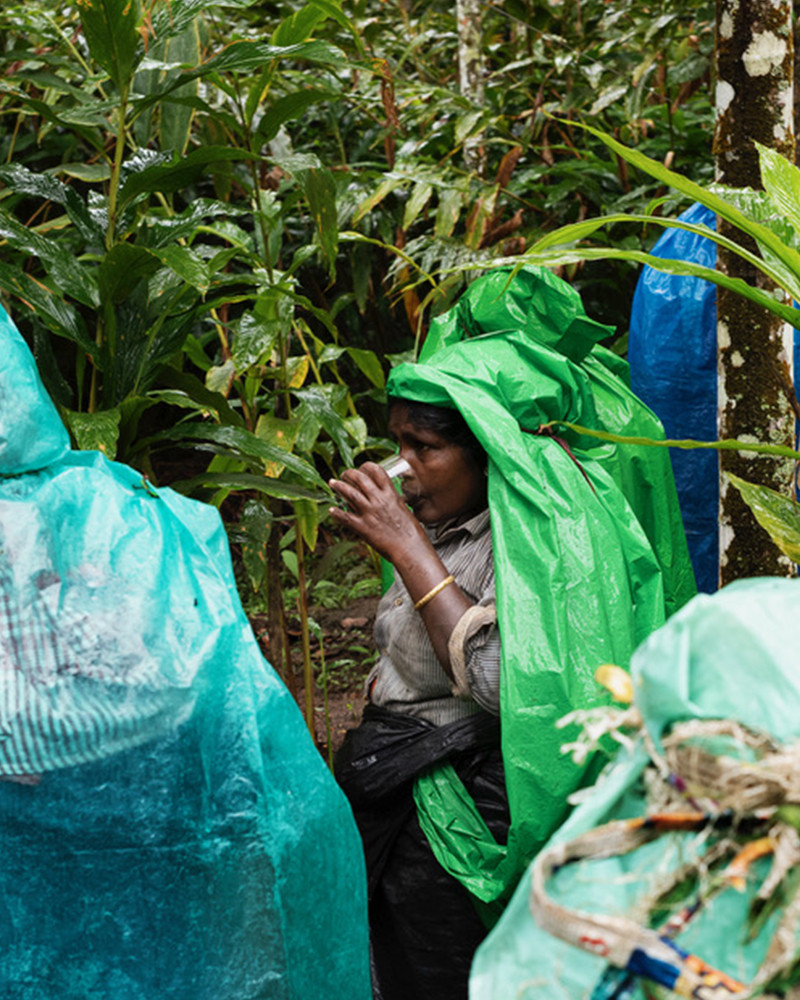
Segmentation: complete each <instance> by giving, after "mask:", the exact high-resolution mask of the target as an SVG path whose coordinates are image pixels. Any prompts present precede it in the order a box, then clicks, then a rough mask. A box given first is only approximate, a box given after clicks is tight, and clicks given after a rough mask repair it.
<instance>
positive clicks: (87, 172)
mask: <svg viewBox="0 0 800 1000" xmlns="http://www.w3.org/2000/svg"><path fill="white" fill-rule="evenodd" d="M53 173H56V174H66V175H67V177H74V178H75V179H76V180H79V181H86V183H87V184H100V183H102V182H103V181H107V180H108V179H109V177H110V176H111V167H110V166H109V165H108V164H107V163H61V164H59V166H58V167H56V168H55V169H54V171H53Z"/></svg>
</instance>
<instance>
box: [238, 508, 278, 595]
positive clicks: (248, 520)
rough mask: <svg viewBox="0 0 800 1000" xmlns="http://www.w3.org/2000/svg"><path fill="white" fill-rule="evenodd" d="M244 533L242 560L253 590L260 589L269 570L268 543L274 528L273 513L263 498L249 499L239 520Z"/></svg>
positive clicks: (240, 528)
mask: <svg viewBox="0 0 800 1000" xmlns="http://www.w3.org/2000/svg"><path fill="white" fill-rule="evenodd" d="M239 530H240V531H241V532H242V534H243V536H244V537H243V539H242V541H241V551H242V562H243V563H244V568H245V571H246V572H247V576H248V578H249V580H250V584H251V586H252V587H253V590H256V591H257V590H259V589H260V587H261V586H262V584H263V583H264V578H265V576H266V572H267V554H266V545H267V542H268V541H269V536H270V532H271V530H272V513H271V511H270V509H269V507H268V506H267V504H266V503H265V502H264V501H263V500H248V501H247V503H246V504H245V505H244V510H243V511H242V516H241V519H240V521H239Z"/></svg>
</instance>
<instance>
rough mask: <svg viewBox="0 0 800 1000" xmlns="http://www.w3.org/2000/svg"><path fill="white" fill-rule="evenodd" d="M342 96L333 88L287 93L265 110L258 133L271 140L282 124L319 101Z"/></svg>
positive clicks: (262, 137)
mask: <svg viewBox="0 0 800 1000" xmlns="http://www.w3.org/2000/svg"><path fill="white" fill-rule="evenodd" d="M340 96H341V95H339V94H337V93H336V92H335V91H332V90H319V89H315V88H310V87H309V88H304V89H303V90H296V91H294V92H293V93H291V94H286V96H285V97H279V98H278V100H277V101H274V102H273V103H272V104H271V105H270V106H269V108H267V110H266V111H265V112H264V116H263V118H262V119H261V121H260V122H259V125H258V132H257V135H258V136H259V137H260V138H261V139H263V141H264V142H270V141H271V140H272V139H274V138H275V136H276V135H277V134H278V130H279V129H280V127H281V125H283V124H285V123H286V122H288V121H293V120H294V119H295V118H299V117H300V116H301V115H302V114H303V113H304V112H305V111H307V110H308V108H310V107H311V106H312V105H313V104H317V103H318V102H319V101H325V100H329V99H331V98H338V97H340Z"/></svg>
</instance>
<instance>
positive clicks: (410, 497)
mask: <svg viewBox="0 0 800 1000" xmlns="http://www.w3.org/2000/svg"><path fill="white" fill-rule="evenodd" d="M403 500H405V502H406V503H407V504H408V506H409V507H410V508H411V509H412V510H416V509H417V507H419V506H420V504H422V503H424V502H425V497H424V496H423V495H422V494H421V493H415V492H413V491H412V490H403Z"/></svg>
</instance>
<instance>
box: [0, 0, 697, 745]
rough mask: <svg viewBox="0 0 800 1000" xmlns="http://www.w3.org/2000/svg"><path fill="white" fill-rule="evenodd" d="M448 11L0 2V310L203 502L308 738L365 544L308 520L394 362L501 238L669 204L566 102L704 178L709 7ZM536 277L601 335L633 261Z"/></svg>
mask: <svg viewBox="0 0 800 1000" xmlns="http://www.w3.org/2000/svg"><path fill="white" fill-rule="evenodd" d="M467 13H468V12H467ZM456 14H457V11H456V7H455V5H453V4H446V3H438V2H433V3H430V2H424V3H422V2H420V3H414V2H410V0H408V2H397V0H380V2H378V0H360V2H357V3H353V4H347V5H344V6H340V5H339V4H337V3H336V2H335V0H312V2H310V3H301V2H299V0H298V2H285V3H280V2H270V3H265V2H259V0H255V2H249V0H230V2H225V3H213V2H211V3H208V2H205V0H204V2H202V3H200V2H199V0H80V2H78V3H72V4H65V5H61V6H59V7H57V8H54V7H53V5H52V4H51V3H49V2H44V0H26V2H25V3H18V4H15V3H5V4H3V6H2V9H1V10H0V60H2V62H1V63H0V115H1V116H2V127H0V240H1V241H2V254H0V296H2V302H3V304H4V305H5V307H6V308H7V310H8V312H9V313H10V315H11V316H12V318H13V319H14V321H15V322H16V324H17V325H18V327H19V328H20V330H21V332H22V333H23V335H24V336H25V338H26V340H27V341H28V343H29V344H30V345H31V346H32V348H33V350H34V353H35V356H36V360H37V364H38V366H39V370H40V373H41V375H42V378H43V380H44V382H45V385H46V387H47V389H48V391H49V392H50V394H51V396H52V398H53V399H54V401H55V402H56V404H57V406H58V408H59V411H60V413H61V416H62V418H63V420H64V422H65V424H66V426H67V427H68V429H69V432H70V435H71V438H72V441H73V444H74V446H75V447H77V448H99V449H100V450H102V451H103V452H104V453H105V454H106V455H108V456H109V457H111V458H117V459H119V460H120V461H123V462H126V463H129V464H131V465H133V466H134V467H135V468H137V469H138V470H140V471H141V473H142V475H143V477H146V480H145V481H146V482H147V483H148V484H151V486H152V488H155V489H157V488H160V487H163V486H171V487H172V488H174V489H177V490H179V491H181V492H184V493H186V494H188V495H191V496H194V497H197V498H201V499H205V500H207V501H208V502H210V503H213V504H214V505H216V506H218V507H219V508H220V510H221V512H222V515H223V518H224V519H225V523H226V525H227V527H228V531H229V536H230V540H231V542H232V547H233V553H234V562H235V566H236V571H237V577H238V580H239V583H240V590H241V594H242V598H243V601H244V604H245V607H246V609H247V610H248V612H249V614H250V616H251V620H252V621H253V624H254V627H255V630H256V634H257V635H258V636H259V638H260V639H261V641H262V644H263V645H264V647H265V652H266V653H267V656H268V658H269V659H270V661H271V662H272V663H273V665H274V666H275V667H276V669H278V670H279V671H280V672H281V673H282V675H283V676H284V679H285V680H286V681H287V683H288V684H289V686H290V688H291V689H292V690H293V692H294V693H295V694H296V696H297V697H298V699H299V700H300V701H301V703H302V704H304V706H305V709H306V714H307V718H308V720H309V723H310V724H311V720H312V719H314V718H316V719H317V733H318V741H319V743H320V744H330V742H331V736H330V733H329V726H332V728H333V730H334V741H335V731H336V730H337V729H338V728H339V727H340V725H341V724H343V722H346V721H347V720H348V719H349V718H351V717H352V718H354V717H355V714H356V713H357V710H358V707H359V706H358V703H357V698H358V695H357V690H358V686H359V683H360V678H361V677H362V676H363V673H364V671H365V669H366V668H367V667H368V666H369V664H370V663H371V662H372V659H373V656H374V654H373V652H372V647H371V638H370V623H371V615H372V610H373V608H374V601H375V598H376V596H377V595H378V593H379V590H380V567H379V565H378V562H377V560H376V558H375V557H374V555H373V554H372V553H370V552H368V551H366V549H365V548H364V546H363V545H362V544H361V543H358V542H356V541H354V540H353V539H351V538H346V537H342V536H341V535H340V534H339V533H338V532H337V531H335V530H333V528H332V526H331V522H330V519H329V517H328V515H327V513H326V511H327V507H328V505H329V503H330V499H331V498H330V491H329V490H328V488H327V486H326V481H327V479H328V478H329V477H330V476H331V475H333V474H336V473H338V472H339V471H340V470H341V469H342V468H343V467H345V466H348V465H351V464H354V463H355V464H357V463H360V462H362V461H364V460H366V459H367V458H380V457H383V456H384V455H385V454H387V453H388V452H389V451H390V450H391V447H392V446H391V443H390V442H389V441H388V440H387V439H386V437H385V392H384V386H385V376H386V372H387V371H388V369H389V367H390V366H391V365H392V364H394V363H396V362H397V361H398V360H400V359H407V358H410V357H413V356H414V353H415V351H416V350H417V349H418V347H419V345H420V343H421V342H422V341H423V339H424V337H425V333H426V329H427V326H428V323H429V321H430V318H431V317H432V316H435V315H437V314H439V313H441V312H442V311H444V310H446V309H447V308H448V307H449V306H450V305H451V304H452V303H453V301H454V300H455V299H456V297H457V296H458V295H459V293H460V292H461V291H462V290H463V289H464V287H465V285H466V284H467V282H468V281H469V280H470V279H471V278H473V277H475V276H477V275H478V274H480V273H481V272H482V270H483V269H485V268H486V267H487V266H489V265H490V264H491V263H492V262H495V261H497V259H498V258H501V257H502V258H511V259H516V258H519V257H520V255H522V254H523V253H524V252H525V251H526V249H528V248H529V247H530V246H531V245H532V244H533V243H534V242H535V241H536V240H537V239H538V238H540V237H541V236H542V235H544V234H546V233H548V232H550V231H552V230H554V229H556V228H557V227H559V226H562V225H564V224H567V223H573V222H578V221H581V220H584V219H588V218H592V217H594V216H598V215H602V214H608V213H611V212H622V211H625V212H629V213H634V214H640V213H644V212H645V211H647V210H650V211H654V212H655V213H656V214H659V213H663V214H675V211H676V209H677V208H678V207H682V206H685V205H686V204H687V202H686V199H685V198H684V199H683V200H682V201H681V200H680V196H678V195H676V194H675V193H674V192H670V191H669V190H668V188H667V187H666V186H663V185H660V183H659V181H658V180H656V179H654V178H652V177H651V176H649V175H648V174H646V173H643V172H640V171H639V170H638V169H637V168H636V167H634V166H631V165H630V164H628V163H627V162H626V161H625V160H624V159H623V158H621V157H619V156H617V155H615V154H613V153H612V152H609V150H608V148H607V147H606V146H605V145H603V143H602V142H600V141H599V140H598V139H597V138H596V137H594V136H593V135H591V134H589V133H587V132H585V131H584V130H582V129H580V128H577V127H575V125H577V124H578V123H580V122H586V123H589V124H591V125H593V126H595V127H597V128H599V129H602V130H603V131H604V132H606V133H608V134H610V135H611V136H613V137H615V138H617V139H618V140H620V141H621V142H623V143H624V144H626V145H627V146H630V147H634V148H635V149H637V150H638V151H641V152H642V153H644V154H646V155H647V156H648V157H650V158H652V159H653V160H655V161H657V162H659V163H662V164H665V165H666V166H669V167H671V168H672V169H674V170H677V171H679V172H680V173H681V174H683V175H684V176H687V177H689V178H692V179H694V180H696V181H698V182H700V183H701V184H708V183H710V181H711V178H712V176H713V159H712V155H711V135H712V130H713V120H714V115H713V109H712V105H711V102H710V94H711V92H712V90H711V86H712V79H711V74H712V67H713V56H714V8H713V4H705V3H704V4H697V3H696V2H689V0H674V2H669V0H663V2H656V3H651V4H642V3H641V2H634V0H630V2H627V0H620V2H608V0H576V2H567V3H560V2H559V3H541V2H535V0H508V2H504V3H502V4H501V3H497V4H487V5H483V6H481V7H480V9H479V12H478V17H479V23H478V24H477V25H473V28H475V30H477V31H478V35H477V37H478V38H479V39H480V44H479V46H478V50H477V51H474V52H473V53H472V55H471V56H469V53H467V55H466V56H465V52H464V46H465V45H467V44H468V43H469V36H466V40H465V36H464V34H463V32H462V36H461V38H459V22H458V18H457V16H456ZM472 37H473V38H474V37H475V35H474V34H473V36H472ZM467 58H471V59H473V60H477V61H478V63H479V65H478V66H477V71H478V77H477V78H478V79H479V86H471V85H470V84H469V82H468V81H467V82H466V83H465V81H464V79H462V78H460V76H459V70H458V67H459V60H461V63H462V65H463V64H464V62H465V59H467ZM474 79H475V77H473V80H474ZM552 116H555V117H552ZM656 199H661V201H656ZM658 234H659V230H658V228H657V227H655V226H646V225H639V226H636V227H631V226H611V227H609V228H608V229H607V230H606V232H605V238H606V239H607V240H608V242H609V243H610V245H612V246H615V247H619V248H623V249H627V250H647V249H649V248H650V247H651V246H652V244H653V242H654V241H655V239H656V237H657V236H658ZM559 271H560V273H561V274H562V275H563V277H565V278H566V279H567V280H568V281H570V283H572V284H573V285H574V286H575V287H576V288H577V289H578V290H579V292H580V294H581V296H582V298H583V300H584V304H585V306H586V309H587V311H588V313H589V314H590V315H591V316H592V317H594V318H595V319H598V320H600V321H602V322H605V323H609V324H611V325H613V326H614V327H615V328H616V335H615V337H614V338H612V342H611V343H610V345H609V346H612V347H613V349H615V350H616V351H617V352H619V353H621V354H624V352H625V338H626V332H627V324H628V317H629V312H630V303H631V297H632V293H633V288H634V286H635V283H636V279H637V274H638V268H637V266H636V265H635V264H633V263H631V262H628V261H625V260H599V261H591V262H585V263H571V264H569V265H565V266H563V267H561V268H560V269H559ZM329 689H330V690H329ZM337 691H338V692H339V694H338V698H337V699H334V700H335V701H336V706H335V712H334V717H333V720H332V721H331V722H330V723H329V724H328V725H326V721H325V720H326V718H327V708H326V706H327V705H328V704H329V698H328V695H329V694H331V695H332V694H335V693H336V692H337ZM304 692H307V693H304ZM330 703H333V702H330Z"/></svg>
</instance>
